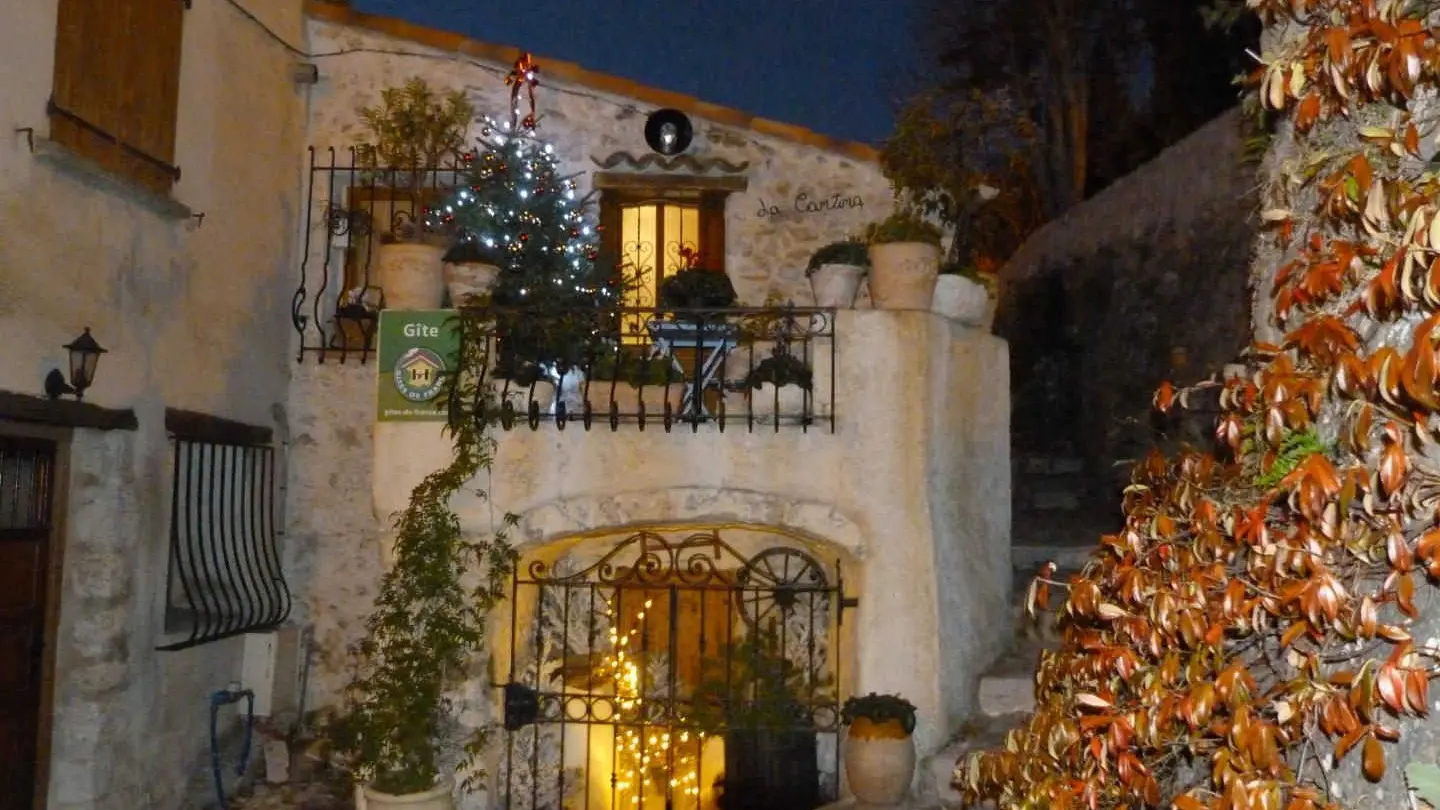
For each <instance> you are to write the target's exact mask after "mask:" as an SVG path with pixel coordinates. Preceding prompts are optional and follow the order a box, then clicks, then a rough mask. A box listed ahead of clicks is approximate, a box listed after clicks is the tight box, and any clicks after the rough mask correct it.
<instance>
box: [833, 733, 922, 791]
mask: <svg viewBox="0 0 1440 810" xmlns="http://www.w3.org/2000/svg"><path fill="white" fill-rule="evenodd" d="M845 775H846V779H847V780H848V781H849V783H850V791H851V792H852V793H854V794H855V798H856V799H857V800H858V801H859V802H861V803H864V804H875V805H882V806H885V805H895V804H899V803H900V802H901V801H903V800H904V799H905V796H906V794H908V793H909V792H910V783H911V781H912V780H913V779H914V778H915V740H914V738H912V737H911V736H910V735H909V734H906V733H905V730H904V729H903V728H902V727H901V725H900V721H898V720H890V721H887V722H885V723H879V724H876V723H873V722H871V721H870V720H869V718H865V717H861V718H857V719H856V720H855V722H853V723H851V724H850V733H849V734H847V735H846V737H845Z"/></svg>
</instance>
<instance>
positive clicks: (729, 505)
mask: <svg viewBox="0 0 1440 810" xmlns="http://www.w3.org/2000/svg"><path fill="white" fill-rule="evenodd" d="M669 526H675V527H683V526H709V527H714V528H725V527H733V528H740V529H757V530H761V531H769V532H773V533H779V534H788V535H790V536H792V537H794V538H795V539H798V540H803V541H806V542H809V543H815V544H822V545H823V544H829V545H834V546H837V547H839V548H841V549H843V550H844V551H845V552H846V553H847V554H849V555H850V556H852V557H854V558H855V559H856V560H863V559H864V558H865V556H866V554H865V552H866V544H865V535H864V532H863V531H862V530H861V527H860V525H859V524H858V523H856V522H855V521H854V520H853V519H852V518H851V517H850V516H849V515H847V514H845V513H844V512H843V511H841V509H840V508H839V507H837V506H834V505H833V504H827V503H822V502H819V501H805V500H796V499H794V498H790V497H787V496H783V495H776V494H773V493H769V492H757V491H752V490H744V489H737V488H729V487H726V488H719V489H717V488H712V487H672V488H668V489H654V490H644V491H636V492H620V493H614V494H604V495H577V496H571V497H564V498H557V499H555V500H552V501H547V502H545V503H542V504H539V505H537V506H535V507H532V508H530V509H527V510H525V511H524V512H523V513H522V514H521V516H520V524H519V527H518V531H517V532H516V535H515V537H516V540H517V546H518V548H519V550H520V551H522V552H523V551H525V550H528V549H531V548H536V547H539V546H543V545H547V544H549V543H553V542H556V541H559V540H564V539H572V538H577V537H585V536H596V535H605V534H619V533H622V532H625V531H631V530H634V529H639V528H655V527H669Z"/></svg>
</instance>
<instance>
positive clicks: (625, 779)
mask: <svg viewBox="0 0 1440 810" xmlns="http://www.w3.org/2000/svg"><path fill="white" fill-rule="evenodd" d="M645 607H646V608H647V609H648V608H649V607H650V602H649V601H648V600H647V601H646V602H645ZM605 615H606V616H609V617H610V618H611V620H612V622H611V624H612V627H611V630H610V642H611V647H612V649H611V651H610V653H609V654H608V655H607V656H606V657H605V659H604V660H603V661H602V662H601V673H602V677H607V676H608V677H610V678H611V679H612V680H613V681H614V684H615V697H616V703H617V704H618V705H619V707H620V710H621V713H622V718H618V719H620V720H621V725H620V726H619V729H618V734H617V737H616V741H615V749H616V757H615V763H616V764H615V769H616V772H615V789H616V791H617V792H618V793H619V795H620V796H621V797H625V796H628V797H629V798H630V801H629V803H630V804H631V805H633V806H638V805H640V804H641V797H642V795H643V796H644V797H645V799H646V801H645V804H647V805H648V804H649V803H650V801H651V800H652V799H653V800H655V801H656V802H657V804H658V803H659V802H660V801H661V800H663V799H664V798H665V795H666V793H667V792H669V793H672V794H673V793H680V794H682V795H687V796H699V795H700V786H699V781H700V775H699V770H700V765H699V760H700V754H701V752H702V750H703V746H704V742H705V735H703V734H697V735H695V742H694V744H693V745H687V743H689V742H690V737H691V735H690V733H689V732H688V731H682V732H680V734H679V735H678V736H676V735H672V734H671V733H670V730H669V729H660V728H650V729H644V728H643V726H642V727H641V728H638V729H637V727H636V726H626V725H624V720H625V719H626V717H625V716H626V715H628V718H629V719H633V720H635V721H637V723H638V721H640V720H642V719H643V716H642V714H641V713H640V712H638V711H636V710H637V709H638V708H639V707H640V706H641V704H642V703H643V702H644V699H643V696H642V695H641V691H640V666H641V664H640V662H638V661H637V660H636V659H635V657H633V656H631V655H629V654H628V650H629V648H630V642H631V641H632V640H633V639H634V638H635V635H636V633H637V632H639V629H640V624H639V621H637V624H636V626H635V627H634V628H632V629H631V630H630V631H629V632H628V633H626V634H625V636H624V637H623V638H621V637H620V634H619V631H618V630H617V629H615V627H614V624H615V622H614V618H615V614H614V612H613V611H612V610H610V609H609V608H608V606H607V609H606V611H605ZM644 616H645V614H644V612H643V611H641V612H640V613H639V615H637V616H636V619H637V620H643V619H644ZM682 720H683V718H682ZM646 732H648V733H646ZM652 765H653V766H656V767H661V766H663V767H665V769H666V773H664V774H656V773H653V769H652ZM622 800H623V798H622ZM662 806H663V805H662Z"/></svg>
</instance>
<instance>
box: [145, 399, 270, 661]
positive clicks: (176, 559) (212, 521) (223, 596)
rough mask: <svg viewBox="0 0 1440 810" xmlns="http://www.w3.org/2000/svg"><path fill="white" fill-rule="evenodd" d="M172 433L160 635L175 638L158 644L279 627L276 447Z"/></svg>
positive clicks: (194, 641) (187, 643)
mask: <svg viewBox="0 0 1440 810" xmlns="http://www.w3.org/2000/svg"><path fill="white" fill-rule="evenodd" d="M169 421H173V420H172V419H171V418H170V417H169V416H167V422H169ZM171 433H172V437H173V441H172V451H173V482H174V483H173V488H172V490H171V508H170V561H169V578H168V584H167V589H166V598H165V633H166V634H167V636H172V637H178V638H176V640H174V641H171V642H170V643H168V644H165V645H162V646H161V647H160V649H165V650H173V649H182V648H185V647H193V646H195V645H198V644H204V643H206V642H209V641H215V640H217V639H222V638H226V637H229V636H234V635H237V634H240V633H249V632H255V631H259V630H268V629H271V628H274V627H276V626H278V625H279V624H281V623H282V622H283V621H284V620H285V619H286V617H288V616H289V613H290V590H289V587H288V586H287V585H286V583H285V577H284V574H283V570H282V568H281V562H280V550H279V546H278V543H277V531H276V520H277V516H276V501H277V492H278V489H279V487H278V483H277V474H276V453H275V448H274V447H272V446H271V445H270V444H269V442H268V439H267V441H266V442H264V443H256V442H251V441H245V440H244V439H245V437H243V436H242V437H235V436H229V437H215V436H207V435H203V432H199V433H197V432H182V433H178V434H177V433H176V432H175V431H174V430H173V429H172V431H171ZM266 433H268V431H266ZM217 438H219V439H221V440H217Z"/></svg>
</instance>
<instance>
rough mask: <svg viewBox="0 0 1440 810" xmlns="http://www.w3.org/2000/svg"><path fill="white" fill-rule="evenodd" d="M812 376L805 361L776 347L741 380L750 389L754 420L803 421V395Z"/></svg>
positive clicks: (783, 348)
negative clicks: (766, 418)
mask: <svg viewBox="0 0 1440 810" xmlns="http://www.w3.org/2000/svg"><path fill="white" fill-rule="evenodd" d="M813 383H814V374H813V373H812V372H811V370H810V367H809V366H808V365H806V364H805V361H803V360H801V359H800V358H798V357H796V356H795V355H793V354H791V353H790V352H789V350H788V349H786V347H785V345H784V344H783V343H782V344H777V345H776V346H775V348H774V349H772V350H771V354H770V356H769V357H767V358H765V359H764V360H761V361H760V362H759V363H758V364H757V365H756V366H755V368H754V369H753V370H751V371H750V373H749V374H748V375H746V377H745V386H746V388H749V389H750V412H751V413H752V414H754V415H755V416H757V417H762V418H763V417H766V416H773V417H774V418H775V420H776V422H777V423H778V422H779V420H780V417H781V416H794V417H797V418H805V417H807V416H809V414H806V413H805V395H806V392H808V391H810V390H811V389H812V385H813Z"/></svg>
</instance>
